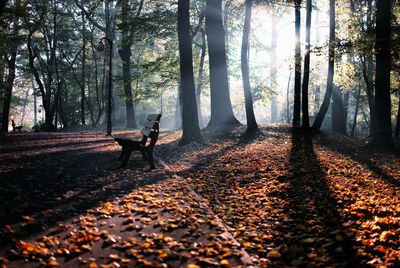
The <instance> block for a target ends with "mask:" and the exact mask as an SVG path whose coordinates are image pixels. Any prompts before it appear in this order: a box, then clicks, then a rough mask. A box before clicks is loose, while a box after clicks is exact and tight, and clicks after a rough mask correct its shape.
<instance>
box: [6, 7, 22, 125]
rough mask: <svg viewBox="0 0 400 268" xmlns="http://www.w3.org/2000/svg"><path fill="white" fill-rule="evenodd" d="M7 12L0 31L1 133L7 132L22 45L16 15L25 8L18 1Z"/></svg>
mask: <svg viewBox="0 0 400 268" xmlns="http://www.w3.org/2000/svg"><path fill="white" fill-rule="evenodd" d="M4 4H5V2H4ZM2 5H3V4H2ZM1 9H3V7H1ZM9 10H10V12H8V14H7V16H6V17H7V19H8V22H4V23H3V22H2V23H1V31H0V36H1V38H2V40H4V41H3V42H2V44H1V59H0V65H1V80H0V83H1V84H0V86H1V87H0V90H3V92H2V95H4V96H1V97H3V105H2V106H3V107H2V113H1V132H8V122H9V115H10V104H11V96H12V90H13V86H14V80H15V76H16V60H17V51H18V47H19V46H20V45H21V43H22V38H21V37H20V36H19V31H20V29H21V21H20V18H19V17H18V13H19V14H24V13H25V12H26V6H21V3H20V1H16V2H15V3H14V5H12V6H11V7H10V8H9ZM3 62H4V63H5V64H4V63H3ZM3 64H4V65H3ZM5 71H6V72H5ZM4 74H6V77H5V78H3V76H4ZM3 80H4V81H3Z"/></svg>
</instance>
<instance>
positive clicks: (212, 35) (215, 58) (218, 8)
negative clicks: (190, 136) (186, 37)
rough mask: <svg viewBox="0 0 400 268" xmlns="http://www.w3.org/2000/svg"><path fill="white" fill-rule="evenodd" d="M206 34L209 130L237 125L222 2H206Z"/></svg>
mask: <svg viewBox="0 0 400 268" xmlns="http://www.w3.org/2000/svg"><path fill="white" fill-rule="evenodd" d="M206 33H207V42H208V54H209V71H210V91H211V118H210V122H209V124H208V127H209V128H215V127H216V128H221V127H223V126H227V125H236V124H239V121H237V119H236V118H235V116H234V114H233V110H232V104H231V99H230V93H229V83H228V68H227V63H226V51H225V30H224V26H223V24H222V0H207V1H206Z"/></svg>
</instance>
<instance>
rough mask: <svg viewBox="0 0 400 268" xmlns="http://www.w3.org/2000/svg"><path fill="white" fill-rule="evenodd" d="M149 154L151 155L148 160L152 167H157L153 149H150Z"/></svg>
mask: <svg viewBox="0 0 400 268" xmlns="http://www.w3.org/2000/svg"><path fill="white" fill-rule="evenodd" d="M148 155H149V160H148V161H149V165H150V169H155V168H156V167H155V166H154V159H153V151H149V152H148Z"/></svg>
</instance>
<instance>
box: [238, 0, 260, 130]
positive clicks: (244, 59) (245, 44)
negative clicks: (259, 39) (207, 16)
mask: <svg viewBox="0 0 400 268" xmlns="http://www.w3.org/2000/svg"><path fill="white" fill-rule="evenodd" d="M245 5H246V14H245V17H244V25H243V38H242V51H241V67H242V80H243V90H244V102H245V108H246V120H247V129H246V133H248V134H252V133H255V132H257V130H258V126H257V122H256V118H255V116H254V109H253V98H252V96H251V87H250V78H249V59H248V51H249V34H250V25H251V8H252V5H253V1H252V0H246V3H245Z"/></svg>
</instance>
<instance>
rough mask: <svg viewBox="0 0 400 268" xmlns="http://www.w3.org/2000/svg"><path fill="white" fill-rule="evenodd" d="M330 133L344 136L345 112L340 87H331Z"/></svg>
mask: <svg viewBox="0 0 400 268" xmlns="http://www.w3.org/2000/svg"><path fill="white" fill-rule="evenodd" d="M332 131H333V132H336V133H340V134H343V135H346V122H345V112H344V105H343V98H342V92H341V91H340V87H338V86H336V85H333V87H332Z"/></svg>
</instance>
